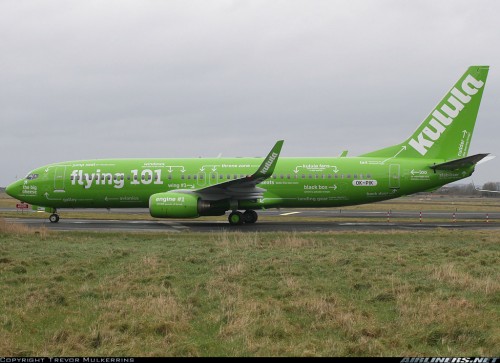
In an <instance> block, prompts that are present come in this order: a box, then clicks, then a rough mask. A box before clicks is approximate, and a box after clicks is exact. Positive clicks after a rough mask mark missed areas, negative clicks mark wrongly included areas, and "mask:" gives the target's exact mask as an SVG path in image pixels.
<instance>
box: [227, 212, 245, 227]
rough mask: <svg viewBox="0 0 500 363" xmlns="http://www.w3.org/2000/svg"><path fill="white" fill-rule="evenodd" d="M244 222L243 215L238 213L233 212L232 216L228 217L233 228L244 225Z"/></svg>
mask: <svg viewBox="0 0 500 363" xmlns="http://www.w3.org/2000/svg"><path fill="white" fill-rule="evenodd" d="M243 220H244V217H243V213H241V212H238V211H234V212H231V214H230V215H229V217H228V221H229V224H231V225H232V226H239V225H242V224H243Z"/></svg>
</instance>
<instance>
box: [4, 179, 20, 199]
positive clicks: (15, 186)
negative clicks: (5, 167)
mask: <svg viewBox="0 0 500 363" xmlns="http://www.w3.org/2000/svg"><path fill="white" fill-rule="evenodd" d="M21 184H22V182H21V181H20V180H18V181H16V182H14V183H12V184H10V185H8V186H7V188H6V189H5V192H6V193H7V194H8V195H10V196H11V197H12V198H18V197H19V194H20V192H21Z"/></svg>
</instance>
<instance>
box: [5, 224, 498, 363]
mask: <svg viewBox="0 0 500 363" xmlns="http://www.w3.org/2000/svg"><path fill="white" fill-rule="evenodd" d="M499 266H500V234H498V232H487V231H481V232H464V231H458V232H457V231H447V230H435V231H432V232H427V231H426V232H418V233H415V232H412V233H403V232H384V233H382V232H380V233H373V232H371V233H322V234H316V233H301V234H298V233H259V234H254V233H248V234H242V233H219V234H197V233H187V234H183V233H176V234H168V233H163V234H152V233H148V234H130V233H129V234H116V233H113V234H106V233H95V234H94V233H55V232H49V231H47V230H46V229H41V230H32V229H30V228H27V227H24V226H22V225H9V224H6V223H5V222H1V223H0V289H1V291H2V293H1V295H0V355H3V356H82V355H83V356H88V355H90V356H92V355H104V356H108V355H115V356H149V355H151V356H269V355H270V356H379V355H382V356H414V355H418V356H420V355H421V356H498V354H499V353H500V325H499V324H498V321H499V320H500V283H499V281H500V267H499Z"/></svg>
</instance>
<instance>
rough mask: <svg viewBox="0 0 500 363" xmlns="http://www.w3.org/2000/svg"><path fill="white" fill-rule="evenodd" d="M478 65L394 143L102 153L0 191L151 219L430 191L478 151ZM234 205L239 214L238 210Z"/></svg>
mask: <svg viewBox="0 0 500 363" xmlns="http://www.w3.org/2000/svg"><path fill="white" fill-rule="evenodd" d="M488 70H489V67H488V66H472V67H470V68H468V69H467V71H466V72H465V73H464V75H463V76H462V77H461V78H460V79H459V80H458V82H457V83H455V85H454V86H453V87H452V88H451V90H450V91H449V92H448V93H447V94H446V95H445V96H444V98H443V99H442V100H441V101H440V102H439V103H438V105H437V106H436V107H435V108H434V109H433V110H432V112H431V113H430V114H429V116H427V118H426V119H425V120H424V121H423V122H422V124H421V125H420V126H419V127H418V128H417V130H416V131H415V132H414V133H413V134H412V135H411V136H410V137H409V138H408V139H406V140H405V141H404V142H402V143H400V144H397V145H394V146H390V147H387V148H384V149H380V150H376V151H373V152H370V153H367V154H363V155H360V156H357V157H347V156H346V155H347V152H343V153H342V155H341V156H340V157H315V158H313V157H308V158H291V157H287V158H285V157H283V158H280V151H281V148H282V146H283V140H280V141H278V142H276V144H275V145H274V147H273V148H272V149H271V151H270V152H269V154H268V155H267V156H266V157H265V158H211V159H208V158H207V159H205V158H196V159H179V158H176V159H102V160H79V161H68V162H61V163H55V164H50V165H46V166H43V167H40V168H37V169H35V170H33V171H31V172H30V173H29V174H28V175H27V176H26V178H24V179H22V180H18V181H17V182H15V183H13V184H11V185H9V186H8V187H7V190H6V191H7V193H8V194H9V195H10V196H12V197H14V198H16V199H19V200H21V201H23V202H26V203H29V204H32V205H33V206H36V207H34V208H37V209H38V208H40V207H43V208H45V211H46V212H49V213H51V215H50V217H49V220H50V222H53V223H56V222H58V221H59V215H58V214H57V210H59V209H63V208H149V211H150V213H151V216H153V217H157V218H196V217H200V216H222V215H224V214H225V213H226V211H231V212H230V214H229V217H228V219H229V223H230V224H231V225H241V224H243V223H249V224H251V223H255V222H256V221H257V218H258V215H257V212H256V210H260V209H268V208H283V207H289V208H318V207H340V206H348V205H356V204H365V203H373V202H379V201H382V200H387V199H392V198H397V197H400V196H403V195H409V194H412V193H417V192H421V191H428V190H434V189H437V188H439V187H441V186H443V185H445V184H447V183H450V182H454V181H457V180H460V179H463V178H466V177H468V176H470V175H472V173H473V172H474V169H475V166H476V164H477V163H478V162H480V161H485V160H487V159H484V158H485V157H486V156H487V155H488V154H477V155H472V156H467V152H468V150H469V146H470V142H471V138H472V133H473V131H474V125H475V123H476V117H477V113H478V110H479V104H480V102H481V97H482V95H483V90H484V85H485V82H486V77H487V75H488ZM242 211H244V212H242Z"/></svg>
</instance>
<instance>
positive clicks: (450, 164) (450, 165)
mask: <svg viewBox="0 0 500 363" xmlns="http://www.w3.org/2000/svg"><path fill="white" fill-rule="evenodd" d="M488 155H489V154H476V155H472V156H467V157H466V158H461V159H456V160H452V161H447V162H446V163H442V164H437V165H432V166H431V167H430V168H431V169H434V170H456V169H460V168H466V167H468V166H472V165H476V164H477V163H478V162H480V161H481V160H482V159H484V158H485V157H487V156H488Z"/></svg>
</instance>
